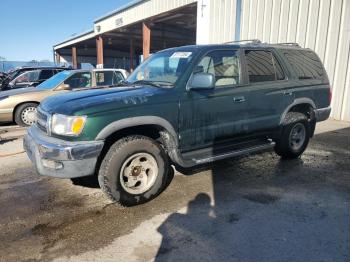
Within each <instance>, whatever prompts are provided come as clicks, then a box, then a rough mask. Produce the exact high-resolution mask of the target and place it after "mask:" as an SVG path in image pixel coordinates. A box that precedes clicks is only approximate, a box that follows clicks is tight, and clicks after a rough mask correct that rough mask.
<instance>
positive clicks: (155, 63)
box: [127, 50, 193, 87]
mask: <svg viewBox="0 0 350 262" xmlns="http://www.w3.org/2000/svg"><path fill="white" fill-rule="evenodd" d="M192 58H193V53H192V52H185V51H181V52H177V51H173V50H169V51H164V52H160V53H156V54H154V55H152V56H151V57H150V58H149V59H147V60H146V61H145V62H144V63H142V64H141V65H140V66H139V67H138V68H137V69H136V70H135V71H134V72H133V73H132V74H131V75H130V76H129V77H128V79H127V81H128V82H129V83H135V84H138V83H139V84H147V83H149V84H151V85H153V86H164V87H165V86H167V87H168V86H173V85H174V84H175V83H176V81H177V80H178V78H179V77H180V76H181V75H182V74H183V72H184V71H185V70H186V69H187V67H188V65H189V63H190V61H191V60H192Z"/></svg>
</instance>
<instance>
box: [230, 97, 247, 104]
mask: <svg viewBox="0 0 350 262" xmlns="http://www.w3.org/2000/svg"><path fill="white" fill-rule="evenodd" d="M244 101H245V98H244V96H236V97H234V98H233V102H235V103H242V102H244Z"/></svg>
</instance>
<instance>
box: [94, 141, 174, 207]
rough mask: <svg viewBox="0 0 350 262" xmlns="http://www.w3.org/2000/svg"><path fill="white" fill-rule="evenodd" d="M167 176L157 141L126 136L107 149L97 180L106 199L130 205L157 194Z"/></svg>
mask: <svg viewBox="0 0 350 262" xmlns="http://www.w3.org/2000/svg"><path fill="white" fill-rule="evenodd" d="M168 174H169V162H168V157H167V155H166V153H165V151H164V149H163V148H162V147H161V146H160V145H159V144H158V143H157V142H155V141H154V140H152V139H150V138H148V137H144V136H129V137H126V138H123V139H121V140H119V141H117V142H115V143H114V144H113V145H112V147H111V148H110V149H109V151H108V153H107V155H106V157H105V158H104V160H103V162H102V164H101V168H100V171H99V175H98V181H99V184H100V187H101V189H102V190H103V191H104V192H105V193H106V194H107V195H108V196H109V198H110V199H112V200H113V201H115V202H118V203H119V204H121V205H123V206H133V205H138V204H142V203H145V202H148V201H150V200H151V199H153V198H154V197H156V196H157V195H159V194H160V193H161V192H162V191H163V190H164V188H165V186H166V185H167V181H168Z"/></svg>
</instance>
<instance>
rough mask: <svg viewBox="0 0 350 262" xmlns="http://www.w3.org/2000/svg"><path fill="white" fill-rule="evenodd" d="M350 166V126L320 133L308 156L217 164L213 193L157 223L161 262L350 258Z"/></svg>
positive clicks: (200, 196)
mask: <svg viewBox="0 0 350 262" xmlns="http://www.w3.org/2000/svg"><path fill="white" fill-rule="evenodd" d="M269 157H270V158H272V160H271V159H269ZM349 163H350V129H349V128H347V129H343V130H337V131H334V132H329V133H324V134H319V135H316V136H315V138H314V140H312V144H311V146H310V149H309V150H308V151H307V152H306V153H305V154H304V155H303V156H302V158H301V159H295V160H280V159H278V158H277V159H276V156H274V155H272V153H265V154H262V155H256V156H248V157H244V158H240V159H235V160H228V161H224V162H219V163H216V164H214V165H212V166H211V172H212V181H213V192H214V193H213V195H212V197H211V196H210V195H208V194H206V193H199V194H198V195H197V196H195V197H194V199H193V200H191V201H190V202H189V204H188V208H187V212H186V213H185V214H181V213H174V214H172V215H170V216H169V217H168V219H167V220H166V221H165V222H164V223H163V224H162V225H161V226H160V227H159V228H158V232H159V233H160V234H161V235H162V243H161V246H160V248H159V250H158V253H157V255H156V261H350V224H349V217H350V167H349ZM203 168H205V167H201V168H200V169H203ZM200 169H199V170H200ZM194 173H195V171H194Z"/></svg>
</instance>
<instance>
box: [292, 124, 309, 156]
mask: <svg viewBox="0 0 350 262" xmlns="http://www.w3.org/2000/svg"><path fill="white" fill-rule="evenodd" d="M305 136H306V130H305V126H304V125H303V124H301V123H297V124H295V125H294V127H293V128H292V130H291V132H290V135H289V145H290V147H291V148H292V149H293V150H295V151H298V150H299V149H300V148H301V147H302V146H303V144H304V142H305Z"/></svg>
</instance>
